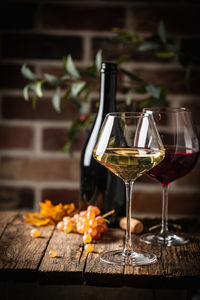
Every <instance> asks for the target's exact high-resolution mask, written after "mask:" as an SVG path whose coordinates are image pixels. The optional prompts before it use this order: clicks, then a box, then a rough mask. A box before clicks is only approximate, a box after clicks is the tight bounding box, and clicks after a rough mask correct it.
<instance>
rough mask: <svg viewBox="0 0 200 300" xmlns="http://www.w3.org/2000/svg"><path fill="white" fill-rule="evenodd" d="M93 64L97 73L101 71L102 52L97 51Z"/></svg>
mask: <svg viewBox="0 0 200 300" xmlns="http://www.w3.org/2000/svg"><path fill="white" fill-rule="evenodd" d="M95 64H96V68H97V70H98V71H99V70H100V69H101V64H102V50H99V51H98V52H97V55H96V59H95Z"/></svg>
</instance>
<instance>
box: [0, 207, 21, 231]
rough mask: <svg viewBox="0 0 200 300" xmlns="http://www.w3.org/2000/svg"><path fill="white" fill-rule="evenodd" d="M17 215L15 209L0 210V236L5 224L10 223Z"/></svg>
mask: <svg viewBox="0 0 200 300" xmlns="http://www.w3.org/2000/svg"><path fill="white" fill-rule="evenodd" d="M17 215H18V213H17V212H16V211H1V212H0V237H1V235H2V233H3V232H4V230H5V228H6V226H7V225H8V224H9V223H11V222H12V221H13V220H14V218H15V217H16V216H17Z"/></svg>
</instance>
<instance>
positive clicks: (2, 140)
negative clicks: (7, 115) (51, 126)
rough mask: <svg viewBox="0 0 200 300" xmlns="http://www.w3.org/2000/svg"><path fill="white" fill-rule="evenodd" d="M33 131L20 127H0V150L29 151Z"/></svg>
mask: <svg viewBox="0 0 200 300" xmlns="http://www.w3.org/2000/svg"><path fill="white" fill-rule="evenodd" d="M32 144H33V129H32V128H29V127H22V126H15V127H14V126H6V125H5V126H4V125H1V126H0V149H30V148H32Z"/></svg>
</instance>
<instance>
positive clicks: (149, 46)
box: [138, 42, 160, 51]
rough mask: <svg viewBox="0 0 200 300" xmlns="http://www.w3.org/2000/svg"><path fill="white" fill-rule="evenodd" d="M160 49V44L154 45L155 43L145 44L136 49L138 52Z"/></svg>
mask: <svg viewBox="0 0 200 300" xmlns="http://www.w3.org/2000/svg"><path fill="white" fill-rule="evenodd" d="M159 48H160V44H159V43H156V42H145V43H143V44H142V45H140V46H139V47H138V50H139V51H148V50H155V49H159Z"/></svg>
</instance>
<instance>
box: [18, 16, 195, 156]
mask: <svg viewBox="0 0 200 300" xmlns="http://www.w3.org/2000/svg"><path fill="white" fill-rule="evenodd" d="M113 31H114V32H115V33H116V35H117V37H118V39H119V40H120V41H121V43H122V45H123V46H124V48H123V49H124V54H123V55H122V56H120V57H119V59H118V60H117V64H118V69H119V72H120V73H121V74H122V75H123V76H121V77H122V80H120V81H119V83H118V85H119V87H120V88H121V90H122V93H123V94H124V95H125V98H126V103H127V104H128V105H130V104H131V101H132V99H133V94H135V93H136V94H141V95H143V96H144V97H143V98H144V99H143V100H142V101H141V102H140V108H143V107H145V106H162V105H165V103H166V97H167V95H168V93H169V87H167V86H166V85H161V86H158V85H155V84H154V83H153V82H147V81H145V80H144V79H142V78H140V77H139V76H138V75H137V74H134V73H132V72H130V71H128V70H126V69H125V68H124V67H122V66H121V65H122V64H123V63H125V62H128V61H130V60H131V56H130V53H129V52H130V51H131V49H132V48H135V47H136V48H137V51H139V52H150V53H151V54H152V55H153V56H154V57H157V58H159V59H164V60H165V59H170V58H172V57H174V58H177V61H178V62H179V64H180V65H181V66H182V67H183V68H184V69H185V74H186V75H185V78H186V80H187V83H188V82H189V80H190V73H191V67H192V65H193V64H194V63H195V62H196V61H197V60H198V59H199V58H194V57H193V56H192V55H186V54H184V53H183V52H182V51H181V50H180V49H178V48H177V47H175V46H174V45H173V43H172V42H171V41H170V40H169V38H168V35H167V31H166V28H165V25H164V23H163V21H161V22H160V23H159V24H158V28H157V32H156V33H155V34H153V35H150V36H148V37H146V38H143V37H142V36H140V35H139V34H138V33H137V32H136V31H135V30H133V32H123V31H121V30H120V29H119V28H114V29H113ZM127 45H128V46H129V47H128V49H129V50H128V53H126V51H127V47H126V46H127ZM101 62H102V51H101V50H99V51H98V53H97V54H96V57H95V60H94V62H93V63H92V65H91V66H89V67H88V68H86V69H84V70H78V69H77V68H76V66H75V64H74V61H73V59H72V57H71V55H70V54H69V55H68V56H67V57H64V58H63V61H62V63H63V67H62V68H63V73H64V74H63V75H62V76H60V77H58V76H55V75H52V74H44V75H43V77H42V78H40V77H38V76H37V75H36V74H35V73H33V71H32V70H31V69H30V68H29V67H28V66H27V65H23V66H22V68H21V72H22V75H23V76H24V77H25V78H26V79H27V80H28V84H27V85H26V86H25V87H24V89H23V95H24V99H25V100H26V101H28V100H29V99H30V98H31V99H32V106H33V108H35V107H36V105H37V101H38V98H42V97H43V96H44V92H45V91H48V90H51V91H53V96H52V106H53V107H54V109H55V110H56V111H57V112H58V113H60V112H61V104H62V102H66V101H71V102H72V103H73V104H74V105H75V106H77V107H78V109H79V112H80V116H79V118H78V119H77V120H74V121H73V122H72V125H71V128H70V130H69V132H68V136H67V142H66V144H65V146H64V147H63V151H71V148H72V144H73V141H74V140H75V139H76V138H77V135H78V132H79V131H80V130H82V129H86V128H88V127H90V126H91V124H92V122H93V120H94V117H95V116H94V115H93V114H90V113H89V112H88V111H87V105H86V104H87V102H88V98H89V96H90V94H91V92H93V91H95V90H97V87H98V85H99V69H100V66H101Z"/></svg>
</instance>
